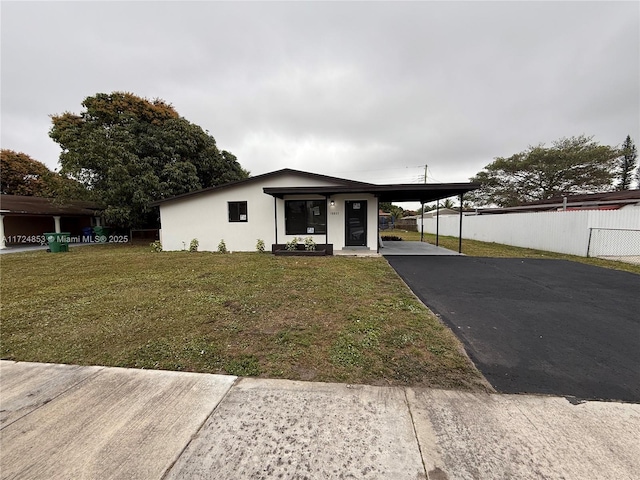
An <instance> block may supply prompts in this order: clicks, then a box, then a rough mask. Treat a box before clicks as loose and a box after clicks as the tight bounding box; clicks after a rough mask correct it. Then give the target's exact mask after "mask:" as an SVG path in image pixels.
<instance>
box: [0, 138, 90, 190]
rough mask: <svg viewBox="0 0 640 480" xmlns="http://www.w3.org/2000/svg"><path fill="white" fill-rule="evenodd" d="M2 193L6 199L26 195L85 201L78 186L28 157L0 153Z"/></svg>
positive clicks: (0, 184)
mask: <svg viewBox="0 0 640 480" xmlns="http://www.w3.org/2000/svg"><path fill="white" fill-rule="evenodd" d="M0 191H1V192H2V194H3V195H24V196H34V197H49V198H61V199H75V200H82V199H84V198H86V196H87V195H86V193H87V192H86V190H85V189H84V188H83V187H82V185H80V184H79V183H78V182H76V181H74V180H72V179H70V178H66V177H64V176H62V175H60V174H58V173H56V172H52V171H51V170H49V168H48V167H47V166H46V165H45V164H44V163H42V162H39V161H38V160H35V159H33V158H31V157H30V156H29V155H27V154H26V153H22V152H16V151H14V150H8V149H2V150H0Z"/></svg>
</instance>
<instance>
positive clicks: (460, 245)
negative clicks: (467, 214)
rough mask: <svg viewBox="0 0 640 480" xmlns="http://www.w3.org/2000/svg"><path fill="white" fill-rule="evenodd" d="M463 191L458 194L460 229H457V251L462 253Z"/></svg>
mask: <svg viewBox="0 0 640 480" xmlns="http://www.w3.org/2000/svg"><path fill="white" fill-rule="evenodd" d="M463 195H464V193H461V194H460V230H459V231H458V232H459V234H458V253H462V197H463Z"/></svg>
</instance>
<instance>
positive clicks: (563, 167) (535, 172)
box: [468, 136, 619, 207]
mask: <svg viewBox="0 0 640 480" xmlns="http://www.w3.org/2000/svg"><path fill="white" fill-rule="evenodd" d="M618 157H619V152H618V150H617V149H615V148H612V147H609V146H607V145H599V144H598V143H597V142H594V141H593V137H585V136H578V137H570V138H561V139H560V140H557V141H555V142H553V144H552V145H551V146H550V147H547V146H545V145H544V144H541V145H538V146H534V147H529V148H528V149H527V150H525V151H524V152H520V153H516V154H514V155H512V156H510V157H507V158H502V157H498V158H496V159H495V160H494V161H493V162H492V163H490V164H489V165H487V166H486V167H485V168H484V170H482V171H481V172H479V173H478V174H477V175H476V176H475V177H473V178H471V181H472V182H478V183H480V184H481V188H480V189H479V190H476V191H475V192H471V193H470V194H468V200H469V201H471V202H472V203H474V204H475V205H476V206H483V205H498V206H500V207H512V206H515V205H519V204H522V203H526V202H531V201H535V200H544V199H547V198H551V197H555V196H558V195H563V194H580V193H593V192H598V191H603V190H605V191H607V190H611V188H612V182H613V178H614V167H615V161H616V159H617V158H618Z"/></svg>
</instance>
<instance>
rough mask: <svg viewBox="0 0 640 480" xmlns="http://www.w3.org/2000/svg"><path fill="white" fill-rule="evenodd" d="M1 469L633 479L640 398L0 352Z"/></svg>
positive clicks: (62, 474) (166, 475)
mask: <svg viewBox="0 0 640 480" xmlns="http://www.w3.org/2000/svg"><path fill="white" fill-rule="evenodd" d="M0 381H1V391H0V442H1V444H0V477H1V478H3V479H10V478H11V479H13V478H29V479H40V478H41V479H57V478H60V479H68V478H73V479H109V478H122V479H196V478H217V479H247V478H252V479H254V478H256V479H257V478H285V479H289V478H291V479H292V478H308V479H325V478H367V479H369V478H370V479H412V480H413V479H420V478H423V479H424V478H429V479H437V480H442V479H459V478H460V479H466V478H469V479H475V478H481V479H500V478H505V479H506V478H519V479H522V478H565V479H580V480H584V479H598V480H601V479H604V478H615V479H632V478H637V474H638V471H640V464H639V462H640V442H639V441H638V436H637V435H638V432H639V431H640V405H638V404H625V403H609V402H586V403H578V402H573V403H571V402H569V401H568V400H567V399H565V398H559V397H547V396H529V395H497V394H494V395H489V394H480V393H467V392H462V391H446V390H431V389H412V388H397V387H372V386H364V385H341V384H328V383H307V382H295V381H287V380H265V379H254V378H242V379H240V378H237V377H232V376H221V375H209V374H197V373H180V372H167V371H150V370H134V369H122V368H106V367H79V366H72V365H53V364H36V363H16V362H10V361H1V362H0Z"/></svg>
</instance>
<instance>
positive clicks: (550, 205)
mask: <svg viewBox="0 0 640 480" xmlns="http://www.w3.org/2000/svg"><path fill="white" fill-rule="evenodd" d="M639 207H640V190H638V189H636V190H621V191H615V192H604V193H585V194H583V195H566V196H564V197H553V198H549V199H547V200H538V201H536V202H529V203H525V204H522V205H518V206H517V207H507V208H480V209H478V210H477V214H478V215H489V214H502V213H525V212H547V211H563V210H619V209H622V208H639Z"/></svg>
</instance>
